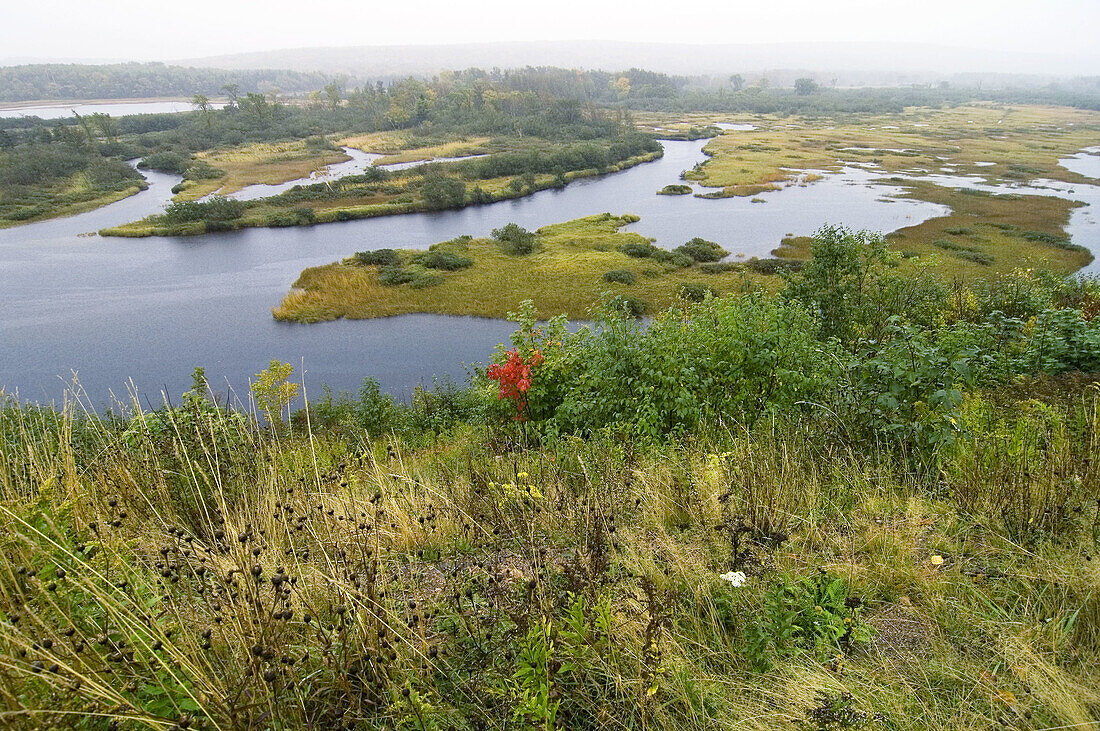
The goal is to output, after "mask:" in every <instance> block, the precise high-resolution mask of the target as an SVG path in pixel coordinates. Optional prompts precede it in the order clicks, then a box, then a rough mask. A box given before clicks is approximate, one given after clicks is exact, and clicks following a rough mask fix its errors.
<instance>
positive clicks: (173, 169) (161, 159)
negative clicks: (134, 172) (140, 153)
mask: <svg viewBox="0 0 1100 731" xmlns="http://www.w3.org/2000/svg"><path fill="white" fill-rule="evenodd" d="M190 165H191V156H190V155H184V154H183V153H180V152H172V151H165V152H154V153H151V154H149V155H146V156H145V157H144V158H142V160H141V162H139V163H138V167H139V168H142V169H143V170H159V171H161V172H163V173H175V174H176V175H183V174H184V172H186V171H187V168H188V167H189V166H190Z"/></svg>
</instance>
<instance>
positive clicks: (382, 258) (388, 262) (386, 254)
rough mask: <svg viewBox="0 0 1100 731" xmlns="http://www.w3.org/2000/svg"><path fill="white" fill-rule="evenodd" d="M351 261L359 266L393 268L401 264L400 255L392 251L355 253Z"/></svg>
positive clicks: (376, 250)
mask: <svg viewBox="0 0 1100 731" xmlns="http://www.w3.org/2000/svg"><path fill="white" fill-rule="evenodd" d="M352 260H353V261H354V262H355V263H356V264H358V265H359V266H394V265H397V264H400V263H401V254H399V253H397V251H395V250H394V249H375V250H374V251H357V252H355V254H354V256H352Z"/></svg>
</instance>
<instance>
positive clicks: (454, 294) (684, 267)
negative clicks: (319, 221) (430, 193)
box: [273, 213, 744, 322]
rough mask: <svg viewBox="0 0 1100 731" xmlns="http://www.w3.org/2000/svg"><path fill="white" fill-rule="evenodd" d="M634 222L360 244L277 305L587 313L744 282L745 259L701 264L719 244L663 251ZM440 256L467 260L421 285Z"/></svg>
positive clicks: (302, 309)
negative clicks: (717, 267)
mask: <svg viewBox="0 0 1100 731" xmlns="http://www.w3.org/2000/svg"><path fill="white" fill-rule="evenodd" d="M637 220H638V218H637V217H636V216H630V215H626V216H612V215H611V214H608V213H604V214H601V215H598V216H589V217H587V218H581V219H577V220H575V221H569V222H567V223H561V224H554V225H551V226H545V227H543V228H541V229H539V230H538V231H537V232H530V231H526V230H525V229H523V228H521V227H519V226H517V225H515V224H508V225H507V226H504V227H502V228H501V229H497V230H495V231H494V232H493V235H492V237H490V238H483V239H475V238H471V237H469V236H463V237H460V238H458V239H454V240H452V241H445V242H441V243H438V244H435V245H433V246H432V247H431V248H430V249H429V250H428V251H427V252H424V251H415V250H407V251H393V250H392V249H384V250H382V251H383V252H384V253H372V252H361V253H358V254H355V255H353V256H351V257H349V258H348V259H347V260H345V261H343V262H338V263H334V264H329V265H327V266H321V267H314V268H311V269H307V270H305V271H304V272H302V274H301V276H300V277H299V278H298V281H297V282H295V283H294V289H293V290H292V291H291V292H290V293H289V294H288V295H287V296H286V298H285V299H284V300H283V302H282V304H280V305H279V307H277V308H275V310H273V313H274V315H275V317H276V318H277V319H281V320H295V321H298V322H318V321H321V320H332V319H336V318H339V317H348V318H368V317H386V316H389V315H397V314H405V313H409V312H434V313H439V314H451V315H478V316H481V317H504V315H505V314H506V313H507V312H508V311H509V310H512V309H515V308H516V307H518V306H519V303H520V302H522V301H523V300H525V299H533V300H534V301H535V303H536V304H537V306H538V307H539V309H540V310H541V311H543V312H555V313H560V312H564V313H566V314H568V315H569V316H570V317H574V318H584V317H586V316H587V315H588V313H589V312H590V311H591V310H592V309H593V308H596V307H598V306H600V304H601V303H602V302H606V301H608V300H611V299H615V298H619V301H620V302H621V303H624V304H627V305H629V308H630V311H631V312H632V313H634V314H645V313H647V312H648V313H652V312H656V311H658V310H663V309H665V308H667V307H669V306H670V305H673V304H676V303H677V302H680V301H681V297H680V294H679V292H680V290H681V288H682V286H683V285H696V286H704V285H705V286H707V287H710V288H711V289H713V290H714V291H722V292H730V291H737V290H739V289H740V288H741V287H742V286H743V284H744V278H743V274H742V271H741V270H742V269H743V267H742V266H736V267H730V268H728V269H725V270H721V271H714V270H708V269H704V268H703V267H704V266H706V265H704V264H700V263H699V262H711V261H714V260H715V259H718V258H721V257H723V256H726V254H727V253H728V252H726V251H725V250H723V249H721V247H718V246H717V245H716V244H714V243H713V242H709V241H704V240H703V239H692V240H691V241H689V242H688V243H686V244H684V245H683V246H681V247H679V248H678V249H676V250H675V251H671V252H669V251H665V250H664V249H661V248H659V247H657V246H654V245H653V243H652V242H651V241H649V240H648V239H646V238H645V237H644V236H641V235H640V234H636V233H628V232H623V231H620V229H621V228H622V227H623V226H626V225H627V224H630V223H634V222H636V221H637ZM443 255H447V256H452V257H457V258H460V259H461V260H462V261H464V262H469V264H468V265H466V266H463V267H461V268H456V269H455V270H454V271H445V272H440V274H441V276H439V277H435V278H433V279H432V280H431V286H427V285H426V284H425V285H423V286H419V285H418V282H419V281H422V280H419V279H417V278H418V277H419V276H420V275H422V274H426V273H427V271H426V270H427V269H428V268H429V267H428V266H427V264H426V261H427V260H428V259H427V258H430V257H435V256H443ZM396 271H400V272H402V274H401V275H400V276H395V272H396ZM400 285H408V286H400Z"/></svg>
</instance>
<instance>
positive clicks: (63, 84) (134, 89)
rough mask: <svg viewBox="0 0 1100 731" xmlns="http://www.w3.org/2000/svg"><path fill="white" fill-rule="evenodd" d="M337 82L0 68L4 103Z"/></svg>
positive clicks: (181, 71) (140, 67) (307, 76)
mask: <svg viewBox="0 0 1100 731" xmlns="http://www.w3.org/2000/svg"><path fill="white" fill-rule="evenodd" d="M330 81H332V76H331V75H330V74H322V73H301V72H298V71H277V70H266V69H265V70H235V71H226V70H223V69H198V68H185V67H182V66H166V65H165V64H163V63H119V64H106V65H101V66H87V65H83V64H58V63H49V64H29V65H25V66H5V67H0V102H21V101H32V100H36V99H141V98H145V97H161V96H183V97H190V96H192V95H194V94H206V95H207V96H215V95H222V94H224V92H223V91H222V87H223V86H225V85H227V84H236V85H237V86H239V87H240V88H244V89H259V90H260V91H267V90H270V89H279V90H281V91H284V92H302V91H309V90H311V89H317V88H320V87H321V86H323V85H325V84H327V83H329V82H330Z"/></svg>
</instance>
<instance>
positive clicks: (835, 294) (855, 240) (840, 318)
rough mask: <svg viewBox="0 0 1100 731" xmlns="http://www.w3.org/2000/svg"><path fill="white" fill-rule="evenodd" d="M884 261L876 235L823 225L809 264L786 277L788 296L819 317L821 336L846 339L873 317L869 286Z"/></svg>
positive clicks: (886, 255) (884, 249)
mask: <svg viewBox="0 0 1100 731" xmlns="http://www.w3.org/2000/svg"><path fill="white" fill-rule="evenodd" d="M889 258H890V250H889V247H888V245H887V243H886V240H885V239H883V237H882V236H881V235H879V234H876V233H872V232H870V231H851V230H849V229H847V228H844V227H842V226H824V227H822V228H821V229H820V230H818V231H817V233H815V234H814V237H813V242H812V243H811V244H810V260H809V261H807V262H806V264H805V266H803V267H802V270H801V272H800V273H799V274H797V275H795V276H793V277H792V278H791V280H790V283H789V285H788V288H787V296H788V297H789V298H791V299H795V300H798V301H800V302H802V303H803V304H805V305H807V306H809V307H811V308H813V309H816V310H817V311H818V312H819V313H820V317H821V334H822V335H823V336H824V337H829V336H836V337H838V338H840V339H841V340H850V339H852V338H853V337H855V336H857V335H858V334H859V331H860V330H861V329H862V328H863V326H864V325H865V324H866V323H867V322H868V320H869V319H870V318H871V317H872V316H873V313H872V312H871V311H870V310H871V309H872V307H871V304H872V302H871V299H870V296H869V295H870V294H871V290H872V287H871V284H872V281H873V280H877V279H878V278H880V277H881V275H882V272H883V269H884V265H885V264H886V262H887V260H888V259H889Z"/></svg>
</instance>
